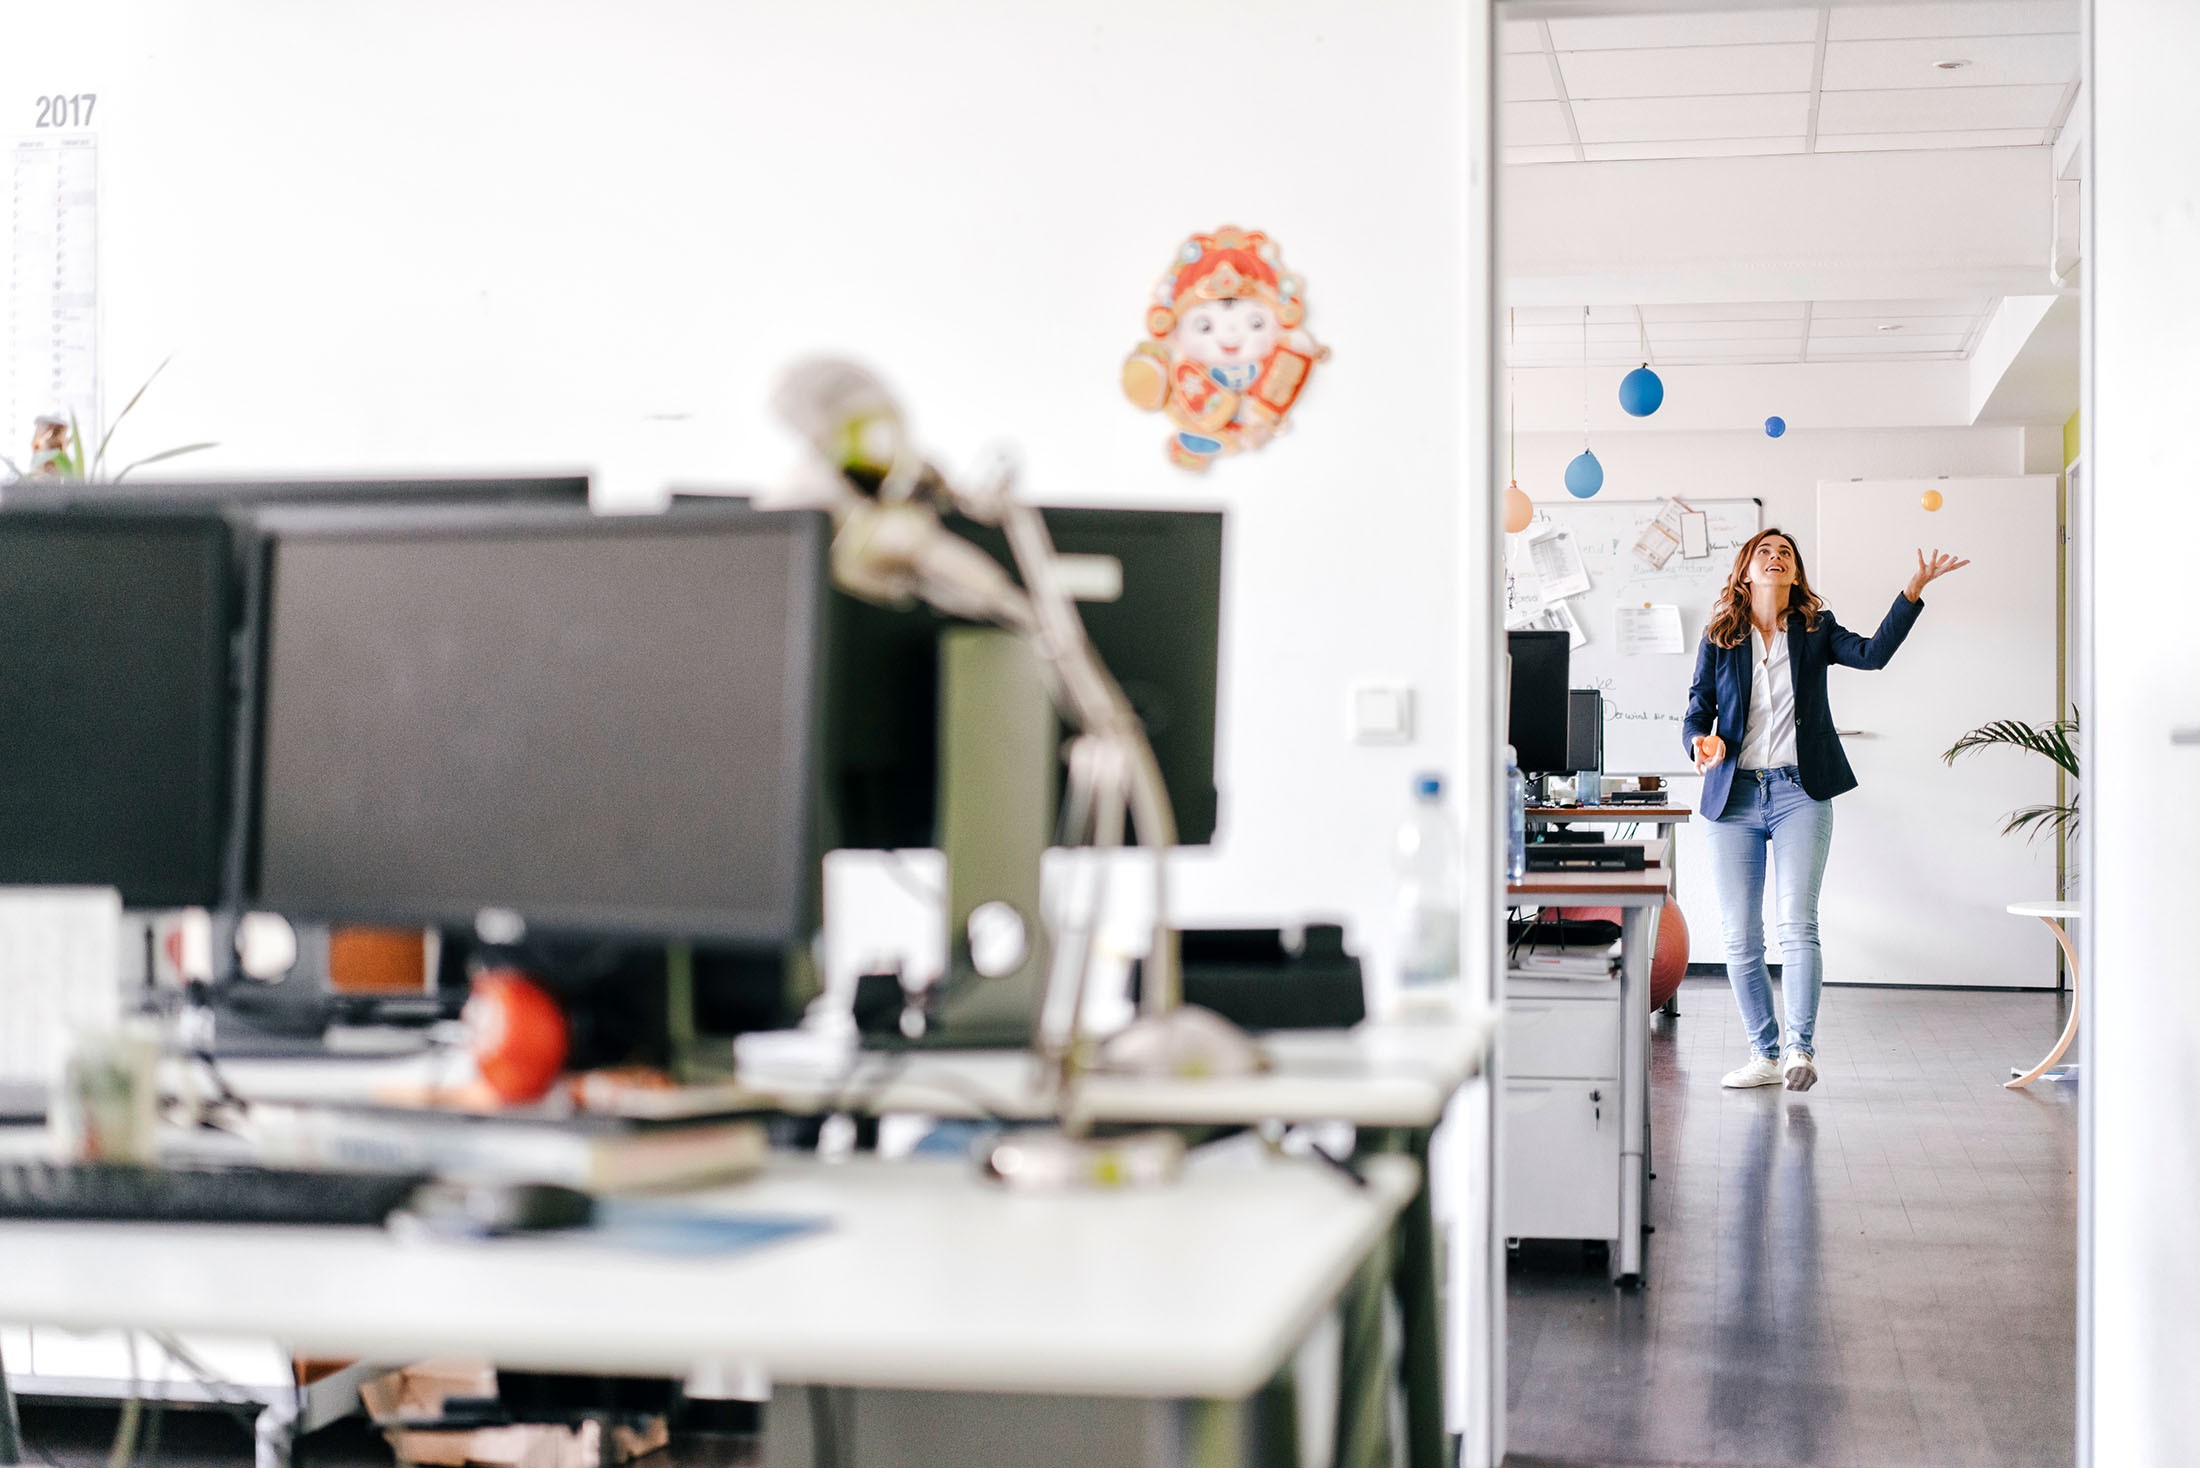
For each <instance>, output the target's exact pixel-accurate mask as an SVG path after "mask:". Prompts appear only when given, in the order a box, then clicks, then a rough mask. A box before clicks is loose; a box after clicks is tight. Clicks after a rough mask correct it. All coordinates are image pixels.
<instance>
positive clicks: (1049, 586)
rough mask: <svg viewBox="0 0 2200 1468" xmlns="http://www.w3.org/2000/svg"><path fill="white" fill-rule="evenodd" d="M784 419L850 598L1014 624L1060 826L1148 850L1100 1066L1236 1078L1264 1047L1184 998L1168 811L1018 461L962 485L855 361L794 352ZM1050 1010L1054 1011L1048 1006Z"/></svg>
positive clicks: (1079, 978) (1062, 1043)
mask: <svg viewBox="0 0 2200 1468" xmlns="http://www.w3.org/2000/svg"><path fill="white" fill-rule="evenodd" d="M773 406H774V408H775V410H776V411H777V412H778V414H779V416H780V417H781V418H782V419H783V420H784V421H785V422H786V423H787V424H788V425H789V426H790V427H792V428H793V429H794V430H795V432H796V433H797V434H799V435H800V436H801V437H802V439H803V440H804V441H805V442H807V443H808V444H809V445H810V447H811V448H812V449H813V450H815V452H816V454H817V460H816V467H817V468H819V469H821V470H822V471H824V477H825V479H826V481H827V482H826V483H825V484H824V485H823V486H820V488H822V490H823V496H824V498H825V500H826V502H827V504H828V507H829V508H830V510H831V513H832V517H833V546H832V571H833V576H834V579H835V581H836V582H838V584H839V585H840V586H841V588H842V589H843V590H845V591H847V592H848V593H850V594H851V595H854V596H858V597H861V598H863V599H865V600H868V601H873V602H877V603H880V604H883V605H889V606H907V605H909V604H910V603H911V602H913V601H921V602H923V603H925V604H926V605H928V606H930V607H932V608H933V609H934V610H936V611H939V612H941V613H943V614H945V615H948V616H952V617H957V618H963V619H966V620H970V621H976V622H984V623H990V624H992V625H994V626H997V627H1000V628H1003V629H1006V630H1008V631H1010V632H1013V633H1015V634H1016V635H1017V636H1018V637H1019V638H1020V639H1021V640H1022V641H1023V642H1024V643H1026V644H1027V645H1028V646H1029V647H1030V649H1031V650H1032V652H1033V653H1034V654H1036V656H1037V658H1038V660H1039V662H1040V665H1041V667H1042V669H1043V671H1044V674H1045V679H1046V685H1047V692H1048V694H1049V695H1050V696H1051V698H1052V699H1053V701H1054V703H1055V704H1056V705H1057V706H1058V707H1059V708H1060V709H1061V711H1062V713H1063V714H1064V716H1065V717H1066V718H1067V719H1068V721H1069V723H1070V724H1071V726H1072V727H1073V728H1074V729H1075V730H1076V731H1077V732H1076V734H1075V736H1074V737H1073V738H1072V739H1071V741H1070V743H1069V745H1068V748H1067V750H1066V752H1065V756H1064V757H1065V759H1066V760H1067V763H1068V773H1069V780H1068V796H1067V803H1066V806H1065V809H1064V826H1065V834H1066V836H1067V838H1068V839H1069V840H1070V841H1073V842H1087V843H1089V844H1091V845H1093V846H1095V847H1102V848H1107V847H1121V846H1123V845H1124V844H1125V840H1126V822H1128V823H1130V824H1132V825H1134V826H1135V829H1136V844H1137V845H1138V846H1141V847H1144V848H1146V849H1148V850H1149V851H1150V852H1151V853H1152V856H1153V882H1154V887H1153V936H1152V944H1151V957H1150V958H1149V960H1148V964H1147V975H1148V977H1147V980H1146V983H1145V985H1144V991H1143V996H1142V999H1141V1010H1142V1013H1141V1014H1140V1016H1139V1017H1138V1018H1137V1019H1136V1020H1135V1021H1133V1022H1132V1023H1131V1024H1130V1025H1129V1026H1128V1027H1126V1028H1125V1029H1124V1030H1122V1031H1120V1032H1119V1033H1117V1034H1116V1035H1114V1036H1111V1037H1110V1038H1109V1039H1108V1040H1107V1041H1106V1042H1105V1043H1103V1044H1102V1045H1100V1046H1099V1047H1098V1048H1097V1050H1096V1051H1095V1053H1094V1055H1093V1059H1092V1064H1093V1066H1094V1067H1095V1068H1098V1069H1102V1070H1121V1071H1130V1072H1134V1073H1142V1074H1152V1075H1173V1076H1188V1075H1217V1074H1244V1073H1246V1072H1248V1071H1252V1070H1258V1069H1264V1068H1265V1067H1266V1063H1267V1058H1266V1055H1265V1053H1264V1052H1263V1051H1262V1050H1261V1048H1260V1047H1259V1045H1258V1044H1257V1043H1256V1042H1255V1041H1253V1040H1252V1039H1251V1038H1249V1037H1248V1036H1246V1035H1245V1034H1244V1032H1243V1031H1241V1030H1239V1029H1238V1028H1237V1027H1236V1026H1234V1025H1232V1024H1230V1022H1229V1021H1227V1020H1225V1019H1223V1018H1222V1017H1221V1016H1219V1015H1217V1014H1215V1013H1213V1012H1212V1011H1210V1010H1205V1009H1200V1008H1198V1007H1196V1006H1187V1005H1185V1004H1184V1002H1183V983H1182V972H1181V966H1180V961H1179V954H1178V943H1177V933H1176V930H1175V928H1174V927H1173V926H1171V924H1170V922H1169V905H1168V871H1167V857H1168V850H1169V848H1170V847H1171V846H1172V845H1174V844H1175V840H1176V822H1175V817H1174V814H1173V812H1172V810H1171V807H1170V804H1169V797H1168V791H1167V788H1166V786H1165V785H1164V783H1163V780H1162V774H1161V768H1160V765H1159V763H1158V762H1157V761H1156V760H1155V758H1154V753H1153V748H1152V746H1151V745H1150V744H1149V743H1148V742H1147V739H1146V731H1145V728H1144V726H1143V725H1142V724H1141V723H1140V722H1139V719H1138V716H1137V714H1136V713H1135V712H1134V711H1133V709H1132V707H1131V704H1130V701H1129V700H1128V699H1127V698H1126V697H1125V696H1124V694H1123V690H1122V688H1121V686H1120V685H1119V684H1118V683H1117V682H1116V680H1115V678H1114V677H1113V676H1112V675H1111V674H1110V673H1109V671H1108V669H1107V668H1106V667H1105V666H1104V665H1103V664H1102V662H1101V660H1100V658H1099V656H1098V655H1097V654H1096V653H1095V652H1094V650H1093V647H1092V644H1091V641H1090V640H1089V639H1088V637H1087V636H1086V634H1085V628H1084V623H1083V621H1082V619H1081V618H1080V617H1079V615H1078V612H1077V607H1076V603H1075V601H1074V600H1073V599H1072V597H1071V595H1070V592H1069V589H1068V587H1067V585H1066V584H1065V582H1064V579H1063V577H1062V575H1061V570H1060V562H1059V560H1058V558H1057V557H1056V555H1055V551H1054V545H1053V541H1052V538H1051V537H1050V536H1049V534H1048V532H1047V528H1046V522H1045V520H1044V518H1043V517H1042V516H1041V514H1040V512H1039V511H1038V509H1037V508H1035V507H1034V506H1032V505H1029V504H1025V503H1023V502H1022V501H1020V500H1019V499H1018V498H1017V497H1016V494H1015V469H1014V466H1013V464H1012V463H1010V462H1009V461H1008V460H1007V459H1006V458H1005V457H1002V456H996V457H995V458H994V459H993V460H992V461H991V462H990V463H988V464H987V465H986V466H985V467H984V468H983V469H982V470H981V471H980V472H979V473H978V474H976V475H974V476H972V477H971V478H970V479H969V480H967V481H964V482H960V483H958V482H956V481H952V480H950V479H949V478H948V477H947V476H946V475H945V474H943V473H942V472H941V471H940V470H938V469H937V468H936V467H934V466H933V465H932V464H931V463H929V462H928V461H927V460H926V459H925V458H924V457H923V456H922V454H921V453H919V452H918V451H917V449H916V447H915V445H914V444H913V443H912V441H911V439H910V435H909V433H908V430H907V427H906V425H905V422H904V420H903V417H902V413H901V410H900V407H899V405H898V404H897V403H896V402H895V400H894V398H893V396H892V394H891V393H890V392H889V391H888V390H887V388H886V386H885V384H884V383H882V382H881V381H880V380H879V379H878V378H877V377H876V376H874V375H873V374H872V373H871V372H869V371H868V370H867V369H865V368H863V367H860V366H858V365H856V364H854V363H851V362H846V361H842V360H837V359H824V358H820V359H811V360H806V361H802V362H798V363H796V364H795V365H794V366H793V367H791V368H790V369H788V371H787V372H786V373H785V374H784V376H783V377H782V379H781V381H780V383H779V386H778V388H777V390H776V392H775V393H774V397H773ZM949 511H953V512H956V513H959V514H961V515H963V516H965V517H967V518H968V519H970V520H972V521H975V522H977V523H979V524H983V525H990V526H997V527H999V528H1000V529H1001V530H1002V532H1003V533H1004V534H1005V535H1006V537H1007V540H1008V544H1009V547H1010V550H1011V553H1012V555H1013V558H1014V561H1015V567H1016V573H1017V574H1016V577H1015V578H1012V577H1011V576H1010V575H1009V574H1008V573H1007V572H1006V571H1005V570H1003V569H1002V568H1001V567H1000V566H999V565H998V564H997V563H996V562H995V561H994V560H993V559H992V558H991V557H990V556H988V555H986V554H985V552H984V551H983V550H981V549H980V548H979V547H977V546H976V545H973V544H972V543H971V542H969V541H967V540H964V539H962V538H961V537H960V536H957V535H956V534H954V533H953V532H952V531H951V530H950V529H949V528H948V527H947V526H946V525H945V524H944V523H943V521H942V518H941V517H942V515H943V514H944V513H946V512H949ZM1093 927H1094V924H1093V923H1092V922H1090V921H1088V922H1086V923H1084V924H1082V925H1079V928H1078V935H1077V937H1076V938H1075V939H1074V940H1073V941H1071V942H1068V943H1065V944H1063V945H1062V946H1061V948H1060V949H1059V950H1058V951H1056V952H1055V954H1054V956H1053V961H1052V964H1051V966H1050V967H1049V969H1048V970H1047V974H1046V983H1045V988H1044V1002H1043V1006H1042V1013H1047V1012H1059V1013H1066V1015H1067V1021H1066V1024H1065V1025H1064V1026H1063V1027H1061V1029H1060V1030H1059V1031H1055V1032H1049V1031H1048V1029H1047V1027H1045V1026H1043V1025H1042V1026H1040V1027H1039V1038H1038V1041H1037V1044H1038V1048H1039V1050H1040V1054H1041V1057H1042V1059H1043V1060H1045V1061H1046V1063H1047V1064H1048V1066H1049V1069H1050V1072H1051V1074H1052V1076H1053V1079H1054V1081H1055V1084H1056V1087H1057V1099H1058V1101H1059V1102H1060V1103H1061V1104H1062V1107H1063V1110H1064V1112H1065V1114H1066V1113H1068V1112H1069V1111H1070V1110H1071V1107H1070V1104H1069V1103H1070V1098H1071V1095H1072V1092H1073V1090H1074V1083H1075V1078H1076V1076H1077V1074H1078V1072H1079V1070H1080V1069H1081V1068H1082V1067H1083V1065H1084V1047H1083V1045H1082V1043H1081V1038H1080V1031H1081V1025H1082V1016H1081V1012H1082V1008H1083V1000H1084V995H1085V990H1086V987H1087V984H1088V980H1089V977H1090V973H1091V968H1092V957H1093V955H1092V936H1091V935H1092V930H1093ZM1057 1006H1060V1008H1057Z"/></svg>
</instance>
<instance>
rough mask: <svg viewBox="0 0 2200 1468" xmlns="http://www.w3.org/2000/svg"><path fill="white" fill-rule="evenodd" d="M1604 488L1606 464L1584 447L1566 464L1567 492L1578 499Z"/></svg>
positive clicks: (1583, 498)
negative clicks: (1599, 461)
mask: <svg viewBox="0 0 2200 1468" xmlns="http://www.w3.org/2000/svg"><path fill="white" fill-rule="evenodd" d="M1602 488H1604V466H1603V465H1602V464H1599V463H1598V462H1597V456H1596V455H1595V454H1592V453H1590V452H1589V451H1588V450H1587V449H1583V450H1582V451H1581V452H1580V453H1578V454H1576V455H1575V456H1574V461H1573V462H1572V463H1571V464H1568V465H1567V466H1566V492H1567V493H1568V494H1570V495H1572V496H1573V497H1574V498H1575V499H1577V500H1585V499H1587V498H1588V497H1589V496H1590V495H1593V494H1595V493H1596V492H1597V491H1598V490H1600V489H1602Z"/></svg>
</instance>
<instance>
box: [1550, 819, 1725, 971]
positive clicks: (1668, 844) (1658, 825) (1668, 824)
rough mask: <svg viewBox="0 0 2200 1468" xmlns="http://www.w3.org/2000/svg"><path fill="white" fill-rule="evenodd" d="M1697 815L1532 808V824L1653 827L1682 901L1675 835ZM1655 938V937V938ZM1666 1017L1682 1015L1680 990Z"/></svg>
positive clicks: (1670, 887)
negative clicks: (1578, 822)
mask: <svg viewBox="0 0 2200 1468" xmlns="http://www.w3.org/2000/svg"><path fill="white" fill-rule="evenodd" d="M1694 815H1695V812H1694V811H1692V810H1690V809H1689V808H1688V807H1687V806H1685V805H1575V806H1565V805H1531V806H1529V807H1528V822H1529V824H1530V825H1535V824H1538V823H1541V824H1545V825H1550V824H1556V823H1558V822H1561V821H1586V822H1588V823H1590V824H1592V825H1615V826H1616V825H1627V824H1640V825H1648V826H1651V827H1653V828H1654V829H1655V830H1656V832H1657V835H1658V836H1659V837H1660V838H1661V839H1663V840H1664V841H1665V863H1664V871H1665V886H1666V890H1667V891H1668V892H1669V893H1670V894H1671V895H1672V896H1673V898H1674V900H1676V901H1678V900H1679V897H1680V890H1681V889H1680V880H1681V878H1680V863H1679V860H1678V857H1679V853H1680V838H1679V837H1677V836H1675V835H1674V834H1673V828H1674V827H1675V826H1685V825H1687V824H1688V822H1689V819H1690V818H1691V817H1692V816H1694ZM1653 936H1654V935H1653ZM1662 1012H1663V1013H1665V1014H1679V1013H1680V1012H1681V1003H1680V994H1679V992H1678V991H1676V992H1675V993H1674V995H1673V997H1672V998H1670V999H1668V1000H1666V1001H1665V1008H1664V1010H1663V1011H1662Z"/></svg>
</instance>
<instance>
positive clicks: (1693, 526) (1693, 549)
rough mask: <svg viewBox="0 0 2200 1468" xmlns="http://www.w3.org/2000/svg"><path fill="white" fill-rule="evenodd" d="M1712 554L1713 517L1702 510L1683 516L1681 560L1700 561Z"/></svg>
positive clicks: (1692, 511) (1689, 512) (1691, 511)
mask: <svg viewBox="0 0 2200 1468" xmlns="http://www.w3.org/2000/svg"><path fill="white" fill-rule="evenodd" d="M1710 554H1711V517H1710V516H1709V515H1706V514H1705V513H1704V512H1703V511H1701V510H1690V511H1688V512H1687V513H1686V514H1684V515H1682V516H1681V559H1682V560H1684V561H1700V560H1702V559H1703V558H1704V557H1705V556H1708V555H1710Z"/></svg>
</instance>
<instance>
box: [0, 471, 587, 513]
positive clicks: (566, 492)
mask: <svg viewBox="0 0 2200 1468" xmlns="http://www.w3.org/2000/svg"><path fill="white" fill-rule="evenodd" d="M517 503H541V504H578V505H585V504H587V503H588V476H587V475H585V474H561V475H488V476H481V477H460V476H446V477H434V476H430V477H426V478H405V479H342V478H332V479H289V478H286V479H171V480H150V479H131V480H125V481H123V482H122V483H120V484H114V483H104V484H95V483H87V482H85V481H83V480H72V479H56V478H29V479H19V480H17V481H16V482H15V483H13V484H10V485H8V486H7V488H6V489H5V490H4V491H0V505H4V506H6V507H7V508H9V509H15V508H18V507H20V508H24V509H47V510H105V511H117V512H120V511H136V512H141V513H142V512H168V511H175V510H179V509H220V510H229V509H252V508H256V507H260V506H267V505H359V504H399V505H405V504H479V505H494V504H517Z"/></svg>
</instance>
